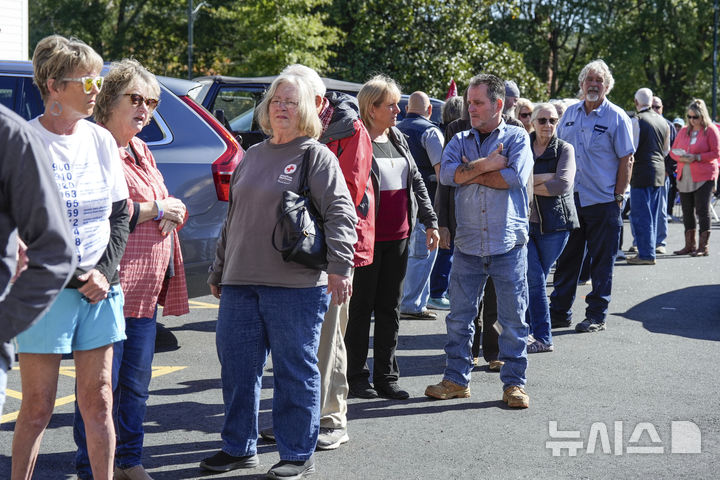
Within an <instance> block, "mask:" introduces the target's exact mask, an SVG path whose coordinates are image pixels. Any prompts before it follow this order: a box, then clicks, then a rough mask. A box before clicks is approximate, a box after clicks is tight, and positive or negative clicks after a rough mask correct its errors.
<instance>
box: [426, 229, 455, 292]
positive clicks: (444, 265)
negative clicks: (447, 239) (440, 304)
mask: <svg viewBox="0 0 720 480" xmlns="http://www.w3.org/2000/svg"><path fill="white" fill-rule="evenodd" d="M452 254H453V244H452V242H451V243H450V248H449V249H447V248H439V249H438V253H437V257H436V258H435V265H434V266H433V269H432V273H431V274H430V298H441V297H442V296H443V295H445V294H446V293H447V289H448V285H449V283H450V267H452Z"/></svg>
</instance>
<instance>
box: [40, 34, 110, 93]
mask: <svg viewBox="0 0 720 480" xmlns="http://www.w3.org/2000/svg"><path fill="white" fill-rule="evenodd" d="M32 64H33V81H34V82H35V85H37V87H38V89H39V90H40V95H41V96H42V99H43V102H46V101H47V100H48V97H49V95H50V91H49V90H48V87H47V82H48V80H50V79H51V78H52V79H54V80H55V82H56V86H59V85H60V84H64V83H67V82H65V81H64V80H63V78H66V77H68V76H69V75H72V74H73V72H75V71H76V70H92V71H97V72H98V73H99V72H100V71H101V70H102V67H103V60H102V57H100V55H98V54H97V52H96V51H95V50H93V49H92V48H91V47H90V46H88V45H87V44H86V43H85V42H83V41H82V40H79V39H77V38H74V37H70V38H65V37H63V36H62V35H50V36H48V37H45V38H43V39H42V40H40V41H39V42H38V44H37V45H36V46H35V51H34V52H33V58H32Z"/></svg>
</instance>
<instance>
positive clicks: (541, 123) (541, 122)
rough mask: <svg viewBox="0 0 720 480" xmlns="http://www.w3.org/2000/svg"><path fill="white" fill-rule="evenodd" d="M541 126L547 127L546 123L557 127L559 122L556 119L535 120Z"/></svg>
mask: <svg viewBox="0 0 720 480" xmlns="http://www.w3.org/2000/svg"><path fill="white" fill-rule="evenodd" d="M535 120H536V121H537V122H538V123H539V124H540V125H545V124H546V123H548V122H550V125H555V124H556V123H557V122H558V119H557V118H555V117H550V118H536V119H535Z"/></svg>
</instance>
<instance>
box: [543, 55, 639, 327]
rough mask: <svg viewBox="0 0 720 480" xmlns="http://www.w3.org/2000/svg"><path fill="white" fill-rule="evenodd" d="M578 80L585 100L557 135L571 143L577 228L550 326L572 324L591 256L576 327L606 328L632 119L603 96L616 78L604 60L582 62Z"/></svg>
mask: <svg viewBox="0 0 720 480" xmlns="http://www.w3.org/2000/svg"><path fill="white" fill-rule="evenodd" d="M578 80H579V85H580V89H581V90H582V94H583V101H582V102H578V103H577V104H575V105H572V106H571V107H568V109H567V110H566V111H565V114H564V115H563V117H562V120H561V121H560V123H559V125H558V130H557V136H558V137H559V138H561V139H563V140H565V141H567V142H569V143H571V144H572V146H573V147H574V148H575V163H576V164H577V173H576V174H575V206H576V207H577V212H578V217H579V219H580V228H579V229H576V230H573V231H572V233H571V234H570V238H569V239H568V243H567V245H566V246H565V250H563V253H562V254H561V255H560V258H558V261H557V269H556V270H555V276H554V278H553V283H554V285H555V289H554V290H553V292H552V294H551V295H550V317H551V319H552V324H553V327H561V326H565V327H567V326H570V325H571V324H572V305H573V302H574V301H575V293H576V290H577V284H578V279H579V277H580V270H581V268H582V264H583V260H584V258H585V255H589V256H590V278H591V280H592V291H591V292H590V293H589V294H588V295H587V296H586V297H585V301H586V303H587V309H586V310H585V319H584V320H583V321H582V322H580V323H578V324H577V325H576V326H575V330H576V331H578V332H597V331H600V330H605V317H606V316H607V311H608V305H609V304H610V293H611V291H612V273H613V266H614V263H615V257H616V255H617V252H618V249H619V248H620V231H621V229H622V217H621V212H622V204H623V201H624V193H625V190H626V189H627V187H628V183H629V181H630V175H631V172H632V155H633V153H634V151H635V147H634V146H633V138H632V125H631V122H630V118H629V117H628V116H627V114H626V113H625V112H624V111H623V110H622V109H621V108H620V107H618V106H617V105H615V104H613V103H611V102H610V101H609V100H608V99H607V98H606V95H607V94H608V93H610V91H611V90H612V87H613V85H614V84H615V80H614V79H613V76H612V74H611V73H610V69H609V68H608V66H607V65H606V64H605V62H604V61H602V60H594V61H592V62H590V63H589V64H587V65H585V67H584V68H583V69H582V71H581V72H580V75H579V77H578Z"/></svg>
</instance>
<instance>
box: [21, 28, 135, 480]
mask: <svg viewBox="0 0 720 480" xmlns="http://www.w3.org/2000/svg"><path fill="white" fill-rule="evenodd" d="M102 66H103V63H102V58H100V56H99V55H98V54H97V53H96V52H95V51H94V50H93V49H92V48H90V47H89V46H87V45H86V44H85V43H83V42H81V41H80V40H77V39H67V38H64V37H61V36H59V35H53V36H50V37H46V38H44V39H43V40H41V41H40V42H39V43H38V44H37V47H36V48H35V52H34V54H33V69H34V75H35V78H34V80H35V84H36V85H37V86H38V88H39V90H40V94H41V95H42V98H43V101H44V103H45V111H44V113H43V114H42V115H40V116H39V117H37V118H35V119H33V120H31V121H30V124H31V125H32V126H33V127H35V128H36V129H37V131H38V132H39V134H40V137H41V138H42V140H43V143H44V145H45V147H46V148H47V151H48V152H49V158H50V161H51V164H50V165H48V168H51V169H52V172H53V176H54V178H55V182H56V186H57V189H58V194H59V198H58V201H61V202H62V204H63V207H64V209H65V210H66V212H67V220H68V222H69V223H70V226H71V231H72V234H73V237H74V244H75V255H76V257H77V263H78V269H77V271H76V272H75V274H74V275H73V276H72V278H71V280H70V283H68V285H67V286H66V288H64V289H63V290H62V292H60V294H59V295H58V297H57V300H56V301H55V303H54V304H53V305H52V307H51V308H50V309H49V310H48V311H47V312H46V313H45V315H44V316H43V317H41V318H40V319H39V320H38V321H37V322H36V323H35V324H34V325H33V326H32V327H30V329H28V330H26V331H25V332H23V333H21V334H20V335H18V337H17V343H18V351H19V359H20V377H21V382H22V392H23V396H22V403H21V406H20V413H19V416H18V419H17V423H16V425H15V435H14V438H13V446H12V475H11V478H13V479H24V478H31V477H32V472H33V469H34V466H35V462H36V460H37V455H38V450H39V447H40V442H41V440H42V435H43V432H44V430H45V427H46V426H47V424H48V422H49V421H50V417H51V415H52V411H53V406H54V403H55V393H56V391H57V381H58V370H59V367H60V360H61V359H62V355H63V354H68V353H71V352H72V354H73V357H74V360H75V373H76V395H77V402H78V406H79V412H80V413H81V414H82V416H83V418H84V419H85V422H86V426H85V434H86V435H87V438H88V444H89V445H91V446H92V447H91V448H90V451H89V458H90V460H89V462H90V465H91V468H92V474H93V476H94V478H95V479H97V480H100V479H109V478H112V476H113V463H114V462H113V456H114V454H115V428H114V426H113V419H112V385H111V365H112V358H113V350H112V345H113V343H115V342H118V341H121V340H123V339H125V318H124V316H123V294H122V290H121V288H120V282H119V277H118V264H119V262H120V257H121V256H122V254H123V251H124V250H125V244H126V242H127V237H128V218H129V217H128V212H127V197H128V188H127V184H126V183H125V180H124V178H123V174H122V167H121V164H120V158H119V155H118V150H117V146H116V144H115V141H114V140H113V137H112V135H111V134H110V133H109V132H108V131H107V130H105V129H104V128H101V127H99V126H97V125H95V124H94V123H91V122H88V121H86V120H85V118H87V117H89V116H90V115H92V113H93V110H94V109H95V101H96V98H97V95H98V93H99V92H100V89H101V87H102V85H103V78H102V77H100V70H101V69H102ZM28 194H32V192H28Z"/></svg>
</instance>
